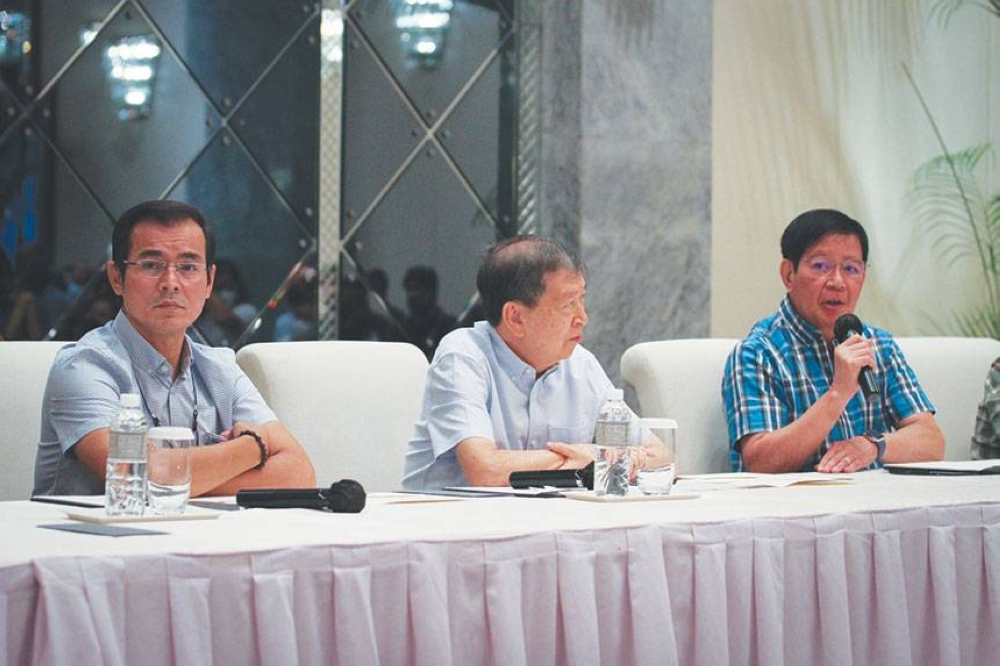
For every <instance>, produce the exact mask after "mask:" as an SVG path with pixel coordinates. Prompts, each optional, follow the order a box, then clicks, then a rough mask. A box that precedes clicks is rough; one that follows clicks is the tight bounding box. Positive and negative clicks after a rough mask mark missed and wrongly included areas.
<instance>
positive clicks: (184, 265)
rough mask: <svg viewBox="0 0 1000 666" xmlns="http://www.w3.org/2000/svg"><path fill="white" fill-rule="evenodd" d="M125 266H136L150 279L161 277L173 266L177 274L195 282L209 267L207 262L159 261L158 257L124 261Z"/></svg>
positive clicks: (141, 273)
mask: <svg viewBox="0 0 1000 666" xmlns="http://www.w3.org/2000/svg"><path fill="white" fill-rule="evenodd" d="M121 263H122V265H124V266H134V267H135V269H136V270H137V271H139V274H140V275H142V276H143V277H148V278H150V279H154V280H155V279H159V278H161V277H163V274H164V273H166V272H167V268H171V267H172V268H173V269H174V271H175V272H176V273H177V276H178V277H179V278H181V279H182V280H187V281H188V282H194V281H195V280H199V279H201V276H202V274H203V273H204V272H205V271H206V270H207V269H208V265H207V264H199V263H197V262H194V261H178V262H169V261H159V260H157V259H140V260H139V261H123V262H121Z"/></svg>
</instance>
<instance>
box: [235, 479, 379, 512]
mask: <svg viewBox="0 0 1000 666" xmlns="http://www.w3.org/2000/svg"><path fill="white" fill-rule="evenodd" d="M236 503H237V504H238V505H239V506H242V507H245V508H248V509H251V508H258V509H320V510H323V511H331V512H333V513H361V510H362V509H364V508H365V489H364V488H362V487H361V484H360V483H358V482H357V481H354V480H352V479H342V480H340V481H337V482H336V483H332V484H330V487H329V488H261V489H257V490H240V491H238V492H237V493H236Z"/></svg>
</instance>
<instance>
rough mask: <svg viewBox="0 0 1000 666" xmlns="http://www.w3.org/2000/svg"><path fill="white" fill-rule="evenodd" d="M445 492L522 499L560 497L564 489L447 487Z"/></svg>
mask: <svg viewBox="0 0 1000 666" xmlns="http://www.w3.org/2000/svg"><path fill="white" fill-rule="evenodd" d="M445 490H455V491H459V492H463V493H481V494H483V495H496V496H498V497H499V496H506V495H520V496H522V497H561V496H562V491H564V490H567V489H566V488H556V487H555V486H544V487H542V488H511V487H510V486H448V487H446V488H445Z"/></svg>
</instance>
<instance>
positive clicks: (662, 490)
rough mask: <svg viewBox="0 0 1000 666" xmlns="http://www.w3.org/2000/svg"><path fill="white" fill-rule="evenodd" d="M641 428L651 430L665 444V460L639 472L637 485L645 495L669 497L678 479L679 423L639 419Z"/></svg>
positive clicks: (667, 420) (653, 463)
mask: <svg viewBox="0 0 1000 666" xmlns="http://www.w3.org/2000/svg"><path fill="white" fill-rule="evenodd" d="M639 426H640V428H644V429H646V430H649V431H650V432H651V433H652V434H653V435H654V436H655V437H656V438H657V439H659V440H660V441H661V442H663V447H664V448H665V449H666V455H665V456H664V458H665V459H663V460H659V461H656V462H653V461H650V462H649V463H647V465H646V467H645V468H644V469H640V470H639V474H638V478H637V480H636V485H638V487H639V491H640V492H641V493H642V494H643V495H669V494H670V490H671V489H672V488H673V486H674V481H675V480H676V479H677V473H678V472H677V464H676V460H677V422H676V421H674V420H673V419H639Z"/></svg>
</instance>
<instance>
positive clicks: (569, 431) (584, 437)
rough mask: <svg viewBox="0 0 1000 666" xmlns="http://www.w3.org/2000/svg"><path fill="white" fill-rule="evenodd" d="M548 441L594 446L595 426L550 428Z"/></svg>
mask: <svg viewBox="0 0 1000 666" xmlns="http://www.w3.org/2000/svg"><path fill="white" fill-rule="evenodd" d="M548 441H550V442H562V443H563V444H593V443H594V425H593V424H591V425H585V426H579V425H577V426H569V427H566V426H562V427H560V426H549V437H548Z"/></svg>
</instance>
